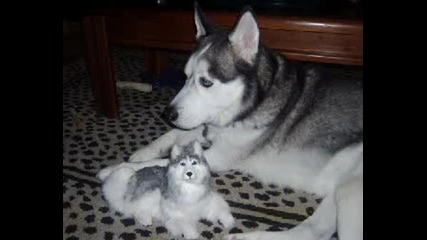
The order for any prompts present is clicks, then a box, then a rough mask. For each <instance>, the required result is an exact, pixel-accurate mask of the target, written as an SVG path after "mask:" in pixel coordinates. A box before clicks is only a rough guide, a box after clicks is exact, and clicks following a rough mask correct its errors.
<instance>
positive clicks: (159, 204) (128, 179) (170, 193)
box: [102, 141, 234, 239]
mask: <svg viewBox="0 0 427 240" xmlns="http://www.w3.org/2000/svg"><path fill="white" fill-rule="evenodd" d="M210 180H211V176H210V169H209V165H208V163H207V162H206V159H205V158H204V157H203V154H202V147H201V146H200V143H199V142H197V141H195V142H193V143H190V144H189V145H187V146H185V147H183V148H181V147H179V146H177V145H175V146H174V147H173V148H172V151H171V156H170V163H169V164H168V165H167V167H163V166H153V167H147V168H143V169H140V170H138V171H136V172H135V170H133V169H132V168H129V167H121V168H117V169H115V170H114V171H113V172H111V174H110V175H109V176H106V178H105V182H104V184H103V187H102V191H103V194H104V196H105V198H106V200H107V201H108V203H109V204H110V206H111V207H112V208H113V209H115V210H116V211H118V212H121V213H123V214H124V216H125V217H135V218H136V220H137V221H138V222H139V223H141V224H142V225H144V226H147V225H151V224H152V221H153V219H155V220H158V221H161V222H162V223H164V224H165V226H166V228H167V229H168V231H169V233H170V234H171V235H173V236H181V235H182V234H183V235H184V237H185V238H187V239H195V238H198V237H199V233H198V231H197V228H196V224H197V222H198V221H199V220H200V219H202V218H204V219H207V220H209V221H212V222H216V221H218V220H219V221H220V222H221V223H222V224H223V225H224V227H225V228H229V227H231V226H232V225H233V223H234V218H233V216H232V215H231V213H230V208H229V206H228V204H227V203H226V202H225V200H224V199H223V198H222V197H221V196H220V195H219V194H218V193H216V192H214V191H212V190H211V188H210V184H211V182H210Z"/></svg>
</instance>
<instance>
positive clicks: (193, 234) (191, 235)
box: [183, 229, 200, 239]
mask: <svg viewBox="0 0 427 240" xmlns="http://www.w3.org/2000/svg"><path fill="white" fill-rule="evenodd" d="M183 234H184V238H186V239H198V238H199V236H200V234H199V233H198V232H197V230H196V229H188V230H186V231H184V233H183Z"/></svg>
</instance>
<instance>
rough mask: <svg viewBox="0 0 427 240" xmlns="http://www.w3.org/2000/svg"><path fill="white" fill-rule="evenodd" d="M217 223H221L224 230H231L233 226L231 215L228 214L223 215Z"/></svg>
mask: <svg viewBox="0 0 427 240" xmlns="http://www.w3.org/2000/svg"><path fill="white" fill-rule="evenodd" d="M219 221H220V222H221V224H222V225H223V226H224V227H225V228H231V227H232V226H233V225H234V218H233V215H231V214H230V213H227V214H223V215H222V216H221V217H220V218H219Z"/></svg>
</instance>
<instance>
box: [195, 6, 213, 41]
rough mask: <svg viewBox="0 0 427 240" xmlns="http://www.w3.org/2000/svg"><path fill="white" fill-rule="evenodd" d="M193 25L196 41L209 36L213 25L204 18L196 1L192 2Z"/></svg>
mask: <svg viewBox="0 0 427 240" xmlns="http://www.w3.org/2000/svg"><path fill="white" fill-rule="evenodd" d="M194 23H195V24H196V31H197V32H196V39H199V38H201V37H203V36H206V35H209V34H210V33H211V32H212V30H213V28H214V25H213V24H212V23H211V22H210V20H209V19H208V18H207V17H206V16H205V14H204V13H203V11H202V10H201V8H200V6H199V4H198V3H197V1H194Z"/></svg>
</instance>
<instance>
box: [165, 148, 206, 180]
mask: <svg viewBox="0 0 427 240" xmlns="http://www.w3.org/2000/svg"><path fill="white" fill-rule="evenodd" d="M168 177H169V178H170V180H173V181H174V182H175V183H177V182H182V181H185V182H190V183H196V184H209V181H210V170H209V165H208V163H207V162H206V159H205V157H204V156H203V149H202V147H201V145H200V143H199V142H197V141H194V142H192V143H190V144H189V145H187V146H184V147H180V146H178V145H175V146H173V148H172V151H171V154H170V164H169V167H168Z"/></svg>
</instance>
